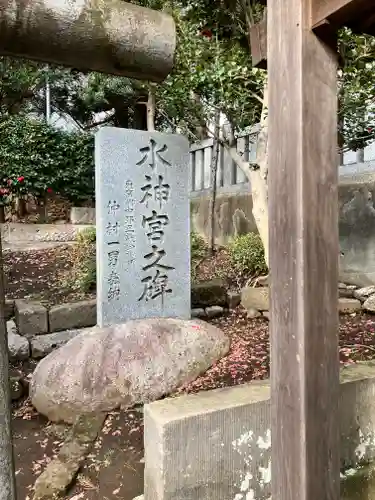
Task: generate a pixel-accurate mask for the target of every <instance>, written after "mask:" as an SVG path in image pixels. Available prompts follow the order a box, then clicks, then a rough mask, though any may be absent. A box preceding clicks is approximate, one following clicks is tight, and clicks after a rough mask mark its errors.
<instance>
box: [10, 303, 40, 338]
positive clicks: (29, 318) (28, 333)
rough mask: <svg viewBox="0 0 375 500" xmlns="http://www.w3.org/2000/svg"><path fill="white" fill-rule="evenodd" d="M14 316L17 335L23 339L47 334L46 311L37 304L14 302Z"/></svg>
mask: <svg viewBox="0 0 375 500" xmlns="http://www.w3.org/2000/svg"><path fill="white" fill-rule="evenodd" d="M15 316H16V324H17V328H18V333H19V334H20V335H23V336H24V337H28V338H30V337H33V336H34V335H41V334H43V333H47V332H48V313H47V309H46V308H45V307H44V306H42V304H39V303H38V302H27V301H26V300H16V302H15Z"/></svg>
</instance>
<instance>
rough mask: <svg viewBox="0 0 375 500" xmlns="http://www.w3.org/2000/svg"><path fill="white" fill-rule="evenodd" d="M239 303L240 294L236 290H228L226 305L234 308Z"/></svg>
mask: <svg viewBox="0 0 375 500" xmlns="http://www.w3.org/2000/svg"><path fill="white" fill-rule="evenodd" d="M240 304H241V294H240V293H238V292H228V307H229V309H236V307H238V306H239V305H240Z"/></svg>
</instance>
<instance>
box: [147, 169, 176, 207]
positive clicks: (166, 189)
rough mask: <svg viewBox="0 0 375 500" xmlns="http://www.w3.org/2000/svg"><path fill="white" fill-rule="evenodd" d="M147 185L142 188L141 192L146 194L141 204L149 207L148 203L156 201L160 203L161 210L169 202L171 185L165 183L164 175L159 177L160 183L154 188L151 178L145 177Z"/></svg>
mask: <svg viewBox="0 0 375 500" xmlns="http://www.w3.org/2000/svg"><path fill="white" fill-rule="evenodd" d="M145 179H146V184H144V185H143V186H142V187H141V191H142V192H143V193H144V194H143V198H142V199H141V203H144V204H145V205H146V207H148V202H149V200H150V199H154V200H155V201H156V202H158V204H159V206H160V208H162V206H163V204H164V203H165V202H167V201H168V200H169V196H170V190H171V187H170V185H169V184H167V183H165V182H164V178H163V176H162V175H158V182H157V184H155V185H154V186H153V185H152V183H151V180H152V178H151V176H150V175H145Z"/></svg>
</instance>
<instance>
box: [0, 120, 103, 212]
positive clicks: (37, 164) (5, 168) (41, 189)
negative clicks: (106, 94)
mask: <svg viewBox="0 0 375 500" xmlns="http://www.w3.org/2000/svg"><path fill="white" fill-rule="evenodd" d="M20 177H22V179H23V180H22V183H18V184H17V179H18V178H20ZM4 180H5V181H8V180H9V181H11V185H10V186H11V187H12V192H14V193H17V194H22V195H26V194H30V195H33V196H36V197H38V198H42V199H43V197H44V196H45V195H46V193H50V192H55V193H58V194H60V195H62V196H63V197H64V198H66V199H68V200H69V201H71V202H72V203H75V204H78V205H79V204H80V203H81V202H82V201H85V200H92V199H93V198H94V196H95V189H94V184H95V182H94V137H93V135H92V134H89V133H81V132H66V131H64V130H60V129H55V128H54V127H52V126H50V125H47V124H46V123H44V122H41V121H38V120H32V119H30V118H28V117H25V116H23V115H12V116H8V117H5V118H4V119H3V120H2V121H1V123H0V184H2V183H3V182H4ZM8 187H9V186H8ZM15 188H16V189H15Z"/></svg>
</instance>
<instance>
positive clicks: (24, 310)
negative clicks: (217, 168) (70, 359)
mask: <svg viewBox="0 0 375 500" xmlns="http://www.w3.org/2000/svg"><path fill="white" fill-rule="evenodd" d="M339 294H340V298H339V299H338V310H339V312H340V313H343V314H351V313H356V312H361V311H366V312H371V313H375V286H372V287H367V288H363V289H359V288H357V287H356V286H354V285H344V284H340V285H339ZM191 302H192V306H193V309H192V311H191V315H192V317H193V318H200V319H203V320H207V319H212V318H215V317H219V316H222V315H223V314H224V313H225V311H227V310H228V309H235V308H236V307H237V306H238V305H239V304H240V303H241V304H242V306H243V307H244V308H245V309H246V310H247V314H248V316H249V317H251V318H256V317H258V316H259V317H260V316H264V317H266V318H268V317H269V313H268V309H269V292H268V287H266V286H261V287H258V288H251V287H247V288H244V289H243V290H242V293H241V294H240V293H236V292H230V291H229V292H228V291H227V290H226V287H225V284H224V283H223V282H222V281H221V280H218V279H216V280H213V281H209V282H205V283H200V284H197V285H193V286H192V290H191ZM5 311H6V314H5V317H6V320H7V321H8V341H9V352H10V357H11V359H12V360H17V359H18V360H23V359H27V358H28V357H29V356H31V357H33V358H42V357H44V356H46V355H47V354H49V353H50V352H52V351H53V350H54V349H56V348H57V347H60V346H62V345H63V344H65V343H66V342H68V341H69V340H70V339H71V338H73V337H74V336H76V335H77V334H78V333H80V331H81V329H82V328H87V327H94V326H95V325H96V321H97V317H96V299H95V298H94V299H90V300H83V301H80V302H75V303H70V304H61V305H56V306H53V307H50V308H47V307H45V306H44V305H42V304H40V303H38V302H32V301H27V300H16V301H11V300H8V301H6V308H5Z"/></svg>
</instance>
